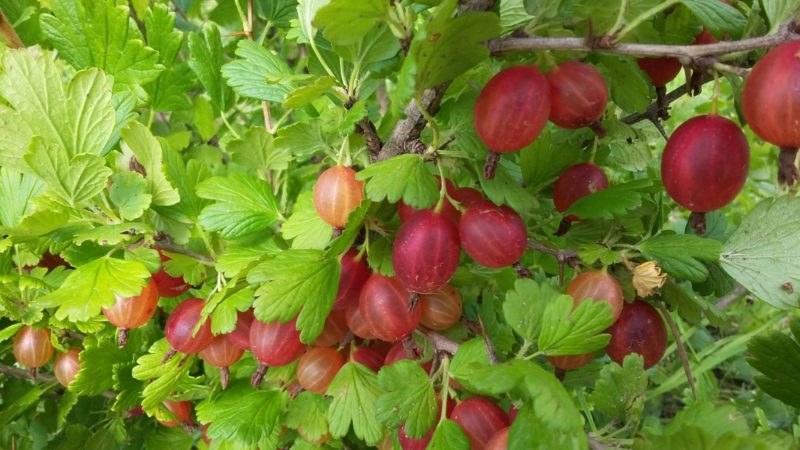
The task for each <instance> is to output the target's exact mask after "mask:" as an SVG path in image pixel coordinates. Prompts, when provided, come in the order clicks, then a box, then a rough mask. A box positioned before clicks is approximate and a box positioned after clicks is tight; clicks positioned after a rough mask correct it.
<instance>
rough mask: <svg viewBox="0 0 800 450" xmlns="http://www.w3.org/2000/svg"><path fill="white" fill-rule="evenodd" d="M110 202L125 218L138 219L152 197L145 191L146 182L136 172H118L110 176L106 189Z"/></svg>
mask: <svg viewBox="0 0 800 450" xmlns="http://www.w3.org/2000/svg"><path fill="white" fill-rule="evenodd" d="M108 191H109V192H108V194H109V195H108V196H109V198H110V199H111V203H113V204H114V206H116V207H117V208H118V209H119V214H120V217H122V218H123V219H125V220H133V219H138V218H139V217H141V216H142V214H144V211H145V210H146V209H147V208H148V207H149V206H150V200H151V199H152V198H153V197H152V196H151V195H150V194H149V193H148V192H147V191H148V189H147V182H146V181H145V179H144V177H142V176H141V175H140V174H138V173H137V172H120V173H116V174H114V175H113V176H112V177H111V188H110V189H109V190H108Z"/></svg>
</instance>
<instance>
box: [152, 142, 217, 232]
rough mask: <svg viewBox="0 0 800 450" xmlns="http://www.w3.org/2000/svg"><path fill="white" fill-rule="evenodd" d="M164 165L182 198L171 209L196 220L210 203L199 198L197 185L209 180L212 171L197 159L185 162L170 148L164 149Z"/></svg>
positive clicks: (168, 177)
mask: <svg viewBox="0 0 800 450" xmlns="http://www.w3.org/2000/svg"><path fill="white" fill-rule="evenodd" d="M164 163H165V166H166V169H167V179H169V181H170V182H171V184H172V185H173V186H175V188H177V189H178V194H179V196H180V198H181V201H180V202H179V203H177V204H175V205H172V206H171V208H173V209H177V210H178V211H180V213H181V214H183V215H184V216H186V217H187V218H190V219H196V218H197V217H199V216H200V212H201V211H202V210H203V208H204V207H205V206H206V205H208V203H209V202H208V201H206V200H204V199H201V198H200V197H198V196H197V192H196V191H197V185H198V184H200V183H201V182H202V181H204V180H206V179H208V178H209V177H210V176H211V171H210V170H209V168H208V167H207V166H205V165H204V164H203V163H202V162H201V161H199V160H197V159H190V160H189V161H188V162H184V161H183V158H181V155H180V153H178V152H177V151H175V150H173V149H171V148H169V147H168V146H167V147H166V148H164Z"/></svg>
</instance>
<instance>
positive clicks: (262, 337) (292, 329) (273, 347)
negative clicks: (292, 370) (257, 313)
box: [250, 319, 306, 387]
mask: <svg viewBox="0 0 800 450" xmlns="http://www.w3.org/2000/svg"><path fill="white" fill-rule="evenodd" d="M296 322H297V320H296V319H293V320H291V321H290V322H286V323H281V322H270V323H264V322H261V321H260V320H254V321H253V325H252V326H251V327H250V351H251V352H253V356H255V358H256V359H257V360H258V361H259V362H260V363H261V364H260V366H259V367H258V370H257V371H256V373H254V374H253V378H252V380H251V383H252V384H253V386H254V387H256V386H259V385H260V384H261V380H262V378H263V377H264V373H265V372H266V370H267V367H268V366H285V365H286V364H289V363H291V362H292V361H294V360H296V359H297V358H299V357H300V355H302V354H303V353H304V352H305V349H306V346H305V345H304V344H303V343H302V342H301V341H300V332H299V331H297V329H296Z"/></svg>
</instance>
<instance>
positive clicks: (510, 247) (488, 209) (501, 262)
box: [458, 201, 528, 268]
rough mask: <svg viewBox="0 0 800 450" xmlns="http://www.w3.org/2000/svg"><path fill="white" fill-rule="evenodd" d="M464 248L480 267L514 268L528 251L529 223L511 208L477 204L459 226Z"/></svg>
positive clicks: (491, 204)
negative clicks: (526, 223)
mask: <svg viewBox="0 0 800 450" xmlns="http://www.w3.org/2000/svg"><path fill="white" fill-rule="evenodd" d="M458 232H459V236H460V238H461V246H462V247H463V248H464V251H465V252H466V253H467V255H469V256H470V258H472V259H473V260H474V261H475V262H477V263H478V264H480V265H483V266H486V267H492V268H499V267H505V266H510V265H512V264H514V263H516V262H517V261H519V259H520V258H521V257H522V255H523V254H524V253H525V249H526V248H527V247H528V232H527V230H526V229H525V222H524V221H523V220H522V218H521V217H520V216H519V214H517V213H516V211H514V210H513V209H511V208H509V207H508V206H497V205H495V204H494V203H492V202H489V201H483V202H480V203H476V204H473V205H472V206H470V207H469V209H467V211H466V212H465V213H464V216H463V217H462V218H461V222H459V224H458Z"/></svg>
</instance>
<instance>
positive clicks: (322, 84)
mask: <svg viewBox="0 0 800 450" xmlns="http://www.w3.org/2000/svg"><path fill="white" fill-rule="evenodd" d="M335 85H336V79H335V78H333V77H329V76H324V77H318V78H316V79H314V81H312V82H311V83H309V84H306V85H305V86H301V87H299V88H297V89H295V90H293V91H292V92H290V93H289V94H288V95H287V96H286V100H285V101H284V102H283V107H284V108H286V109H297V108H302V107H303V106H306V105H308V104H309V103H312V102H313V101H314V100H316V99H317V98H319V97H321V96H322V95H324V94H327V93H330V92H332V88H333V87H334V86H335Z"/></svg>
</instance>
